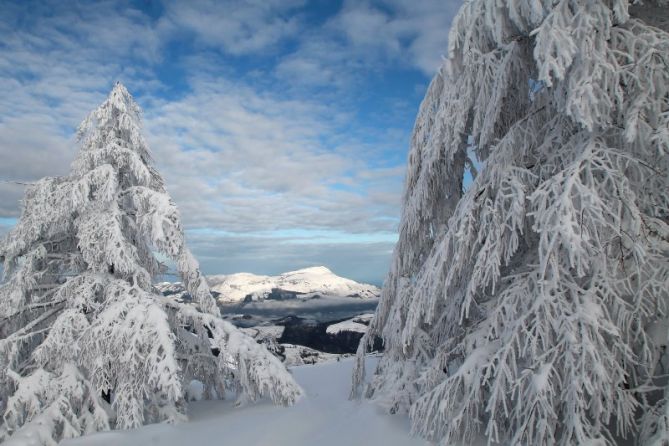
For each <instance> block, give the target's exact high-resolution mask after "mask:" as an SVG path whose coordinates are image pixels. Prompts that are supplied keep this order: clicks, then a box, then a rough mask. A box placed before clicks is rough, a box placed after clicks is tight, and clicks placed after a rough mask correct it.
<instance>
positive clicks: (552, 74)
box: [353, 0, 669, 446]
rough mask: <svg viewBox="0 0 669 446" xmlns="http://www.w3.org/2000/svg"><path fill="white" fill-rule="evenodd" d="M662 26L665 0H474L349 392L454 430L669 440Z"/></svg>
mask: <svg viewBox="0 0 669 446" xmlns="http://www.w3.org/2000/svg"><path fill="white" fill-rule="evenodd" d="M668 24H669V8H667V2H666V1H664V0H660V1H654V2H653V1H646V2H644V3H643V4H641V3H640V4H636V5H630V4H629V2H627V1H625V0H588V1H585V0H538V1H535V0H513V1H512V0H507V1H502V0H495V1H493V0H472V1H469V2H466V3H465V4H464V5H463V6H462V8H461V10H460V12H459V14H458V15H457V17H456V19H455V20H454V22H453V26H452V29H451V32H450V36H449V60H448V62H447V63H446V64H445V65H444V67H442V70H441V71H440V73H439V74H438V75H437V76H436V77H435V78H434V80H433V81H432V83H431V85H430V88H429V90H428V92H427V94H426V97H425V99H424V100H423V103H422V104H421V108H420V112H419V114H418V117H417V120H416V124H415V128H414V133H413V139H412V142H411V150H410V154H409V161H408V170H407V178H406V184H405V192H404V198H403V213H402V217H401V223H400V237H399V242H398V244H397V247H396V249H395V252H394V255H393V260H392V265H391V269H390V272H389V275H388V277H387V279H386V283H385V286H384V290H383V292H382V297H381V301H380V303H379V307H378V309H377V311H376V315H375V318H374V319H373V321H372V323H371V325H370V330H369V332H368V333H367V334H366V335H365V337H364V338H363V340H362V342H361V344H360V347H359V350H358V362H357V366H356V370H355V371H354V376H353V395H359V394H360V393H362V392H364V394H365V395H366V396H368V397H371V398H375V399H376V400H378V401H379V402H381V403H383V404H385V405H386V407H387V408H388V409H389V410H390V411H391V412H395V411H408V412H409V415H410V417H411V420H412V427H413V430H414V432H415V433H417V434H419V435H421V436H424V437H426V438H428V439H430V440H433V441H437V442H439V443H440V444H451V442H453V441H458V440H464V441H469V440H471V439H472V438H474V437H475V436H476V435H483V436H485V437H487V439H488V441H489V442H490V443H495V442H501V443H502V444H511V445H530V444H531V445H535V446H541V445H553V444H559V445H584V444H592V445H594V444H602V445H604V444H606V445H610V444H614V443H615V442H616V441H617V439H619V438H620V437H628V438H629V437H630V436H637V437H638V438H640V439H641V444H657V445H660V444H668V443H667V442H669V432H668V430H667V429H668V427H669V421H668V420H669V412H667V404H666V399H665V396H666V395H664V393H663V390H662V386H665V385H666V376H667V366H668V365H669V364H668V363H667V356H666V352H665V350H666V346H667V337H668V333H667V330H668V326H669V325H668V324H667V303H668V299H669V194H668V191H669V156H668V154H669V33H668V31H669V27H668V26H667V25H668ZM471 154H473V155H475V157H476V159H478V163H473V162H472V160H470V157H471ZM476 164H480V166H479V167H480V168H479V172H478V173H476V171H475V169H472V173H473V175H475V179H474V181H473V183H472V184H471V185H470V186H469V187H468V188H467V190H466V191H463V184H462V181H463V180H462V179H463V175H464V173H465V171H466V170H467V168H468V167H472V166H473V165H476ZM375 336H381V337H382V338H383V341H384V345H385V353H384V356H383V358H382V359H381V360H380V362H379V364H378V366H377V368H376V370H375V372H374V374H373V376H372V379H371V381H370V383H369V384H368V385H367V386H366V387H364V386H363V380H364V373H365V370H364V361H363V357H364V353H365V351H366V349H368V348H370V346H371V342H373V340H374V337H375ZM663 441H664V442H663Z"/></svg>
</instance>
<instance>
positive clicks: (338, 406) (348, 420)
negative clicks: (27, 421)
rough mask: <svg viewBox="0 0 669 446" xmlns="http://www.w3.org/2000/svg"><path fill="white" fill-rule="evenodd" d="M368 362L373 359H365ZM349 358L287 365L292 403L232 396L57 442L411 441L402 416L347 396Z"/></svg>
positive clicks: (388, 445)
mask: <svg viewBox="0 0 669 446" xmlns="http://www.w3.org/2000/svg"><path fill="white" fill-rule="evenodd" d="M368 361H369V363H368V367H373V366H374V363H375V361H376V359H374V358H370V359H369V360H368ZM352 365H353V363H352V360H351V359H345V360H342V361H341V362H336V361H335V362H331V363H324V364H317V365H309V366H300V367H295V368H293V369H292V371H293V373H294V375H295V378H296V379H297V381H298V383H299V384H300V385H301V386H302V388H303V389H304V390H305V392H306V395H305V396H304V397H303V398H302V399H301V400H300V401H299V402H298V403H297V404H296V405H295V406H293V407H288V408H283V407H276V406H273V405H272V404H271V403H269V402H264V401H263V402H259V403H256V404H250V405H247V406H245V407H240V408H235V407H234V406H233V403H232V402H231V401H202V402H197V403H192V404H191V405H190V412H189V416H190V420H189V421H187V422H184V423H180V424H177V425H167V424H154V425H149V426H144V427H142V428H140V429H135V430H131V431H112V432H103V433H98V434H94V435H90V436H86V437H80V438H77V439H74V440H69V441H65V442H63V443H61V444H62V445H66V446H75V445H76V446H101V445H109V446H119V445H123V446H125V445H137V446H148V445H161V446H176V445H179V446H182V445H186V446H190V445H206V444H212V445H213V444H216V445H219V444H221V445H222V444H226V445H228V444H230V445H244V446H282V445H286V446H300V445H317V446H329V445H332V446H341V445H343V444H346V445H365V446H374V445H382V446H412V445H422V446H425V445H427V444H428V443H426V442H425V441H423V440H420V439H418V438H412V437H410V436H409V421H408V419H407V418H406V417H405V416H400V415H387V414H386V413H384V412H382V411H381V410H380V409H378V408H377V407H376V406H374V404H373V403H371V402H369V401H363V402H352V401H349V400H348V394H349V390H350V385H351V368H352Z"/></svg>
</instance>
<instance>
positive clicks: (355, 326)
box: [325, 313, 374, 335]
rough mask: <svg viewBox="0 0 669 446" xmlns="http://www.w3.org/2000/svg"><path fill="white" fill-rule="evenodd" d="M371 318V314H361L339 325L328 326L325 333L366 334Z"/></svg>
mask: <svg viewBox="0 0 669 446" xmlns="http://www.w3.org/2000/svg"><path fill="white" fill-rule="evenodd" d="M373 317H374V314H373V313H369V314H361V315H359V316H356V317H354V318H352V319H349V320H347V321H341V322H339V323H336V324H332V325H330V326H328V328H327V329H326V330H325V332H326V333H328V334H331V335H336V334H339V333H341V332H346V331H349V332H353V333H367V326H368V325H369V322H370V321H371V320H372V318H373Z"/></svg>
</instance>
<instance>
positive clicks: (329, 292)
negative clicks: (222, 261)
mask: <svg viewBox="0 0 669 446" xmlns="http://www.w3.org/2000/svg"><path fill="white" fill-rule="evenodd" d="M207 281H208V282H209V285H210V287H211V290H212V291H213V292H215V293H218V294H219V296H218V300H219V301H221V302H239V301H243V300H245V299H249V300H263V299H267V298H268V297H271V296H273V295H276V294H277V293H289V294H290V293H292V294H294V297H297V298H309V297H313V296H314V295H316V294H318V295H320V296H338V297H359V298H363V299H368V298H376V297H379V293H380V291H381V290H380V289H379V288H378V287H376V286H374V285H369V284H365V283H358V282H356V281H354V280H351V279H346V278H344V277H340V276H337V275H336V274H334V273H333V272H332V271H330V270H329V269H327V268H326V267H324V266H316V267H311V268H304V269H300V270H297V271H290V272H287V273H283V274H280V275H278V276H260V275H255V274H250V273H237V274H229V275H217V276H208V277H207ZM247 296H248V297H247ZM278 298H279V299H281V298H282V297H278Z"/></svg>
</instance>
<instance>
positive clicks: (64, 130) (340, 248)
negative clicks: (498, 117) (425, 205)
mask: <svg viewBox="0 0 669 446" xmlns="http://www.w3.org/2000/svg"><path fill="white" fill-rule="evenodd" d="M459 3H460V2H458V1H448V0H446V1H444V0H423V1H412V0H382V1H381V0H379V1H373V2H372V1H363V0H361V1H351V2H348V1H326V0H318V1H311V2H309V1H304V0H264V1H260V0H258V1H245V2H233V1H187V2H186V1H179V2H177V1H164V2H163V1H150V0H144V1H135V2H111V1H108V2H89V1H72V2H62V1H52V2H49V1H40V2H30V1H20V2H18V1H17V2H6V1H3V2H2V5H1V6H2V8H1V12H0V33H1V35H2V36H3V39H2V40H1V41H0V95H1V96H2V98H3V100H2V101H0V156H2V159H3V163H1V165H0V233H2V232H6V231H7V230H8V229H9V228H10V227H11V226H12V224H13V221H15V220H14V219H16V218H17V217H18V215H19V214H20V203H19V200H20V198H21V195H22V193H23V188H22V187H21V186H20V185H16V184H14V183H11V182H7V181H8V180H9V181H11V180H19V181H32V180H35V179H37V178H40V177H43V176H55V175H63V174H66V173H67V171H68V168H69V163H70V162H71V160H72V159H73V157H74V153H75V151H76V150H77V148H76V144H75V142H74V139H73V136H74V130H75V129H76V127H77V125H78V124H79V122H80V121H81V120H82V119H83V118H84V117H85V116H86V114H87V113H88V112H89V111H90V110H92V109H93V108H94V107H96V106H97V105H98V104H99V103H101V102H102V101H103V100H104V98H105V96H106V94H107V93H108V91H109V90H110V89H111V86H112V85H113V83H114V82H115V81H116V80H120V81H122V82H123V83H124V84H125V85H126V87H128V89H129V90H130V91H131V92H132V93H133V95H134V96H135V98H136V99H137V101H138V102H139V104H140V105H141V106H142V108H143V109H144V128H145V134H146V137H147V140H148V142H149V145H150V147H151V149H152V152H153V155H154V158H155V163H156V165H157V167H158V169H159V170H160V172H161V173H162V174H163V176H164V177H165V180H166V183H167V188H168V191H169V192H170V193H171V195H172V197H173V198H174V200H175V202H176V203H177V205H178V206H179V208H180V210H181V213H182V217H183V221H184V225H185V227H186V233H187V238H188V242H189V245H190V246H191V249H192V250H193V252H194V254H195V255H196V257H197V258H198V259H199V261H200V263H201V265H202V268H203V270H204V271H205V272H206V273H208V274H215V273H231V272H238V271H249V272H255V273H263V274H275V273H279V272H283V271H287V270H291V269H296V268H301V267H306V266H313V265H326V266H328V267H330V268H331V269H332V270H334V271H335V272H337V273H338V274H340V275H344V276H348V277H351V278H354V279H357V280H362V281H368V282H373V283H381V281H382V280H383V277H384V275H385V273H386V270H387V267H388V264H389V259H390V254H391V251H392V248H393V244H394V242H395V240H396V229H397V224H398V220H399V209H400V197H401V190H402V183H403V176H404V167H405V160H406V156H407V151H408V147H409V139H410V134H411V128H412V126H413V120H414V118H415V115H416V112H417V109H418V106H419V104H420V101H421V99H422V96H423V94H424V92H425V89H426V87H427V84H428V83H429V80H430V78H431V77H432V75H433V74H434V73H435V72H436V70H437V69H438V67H439V65H440V64H441V62H442V59H443V56H444V55H445V54H446V49H447V35H448V28H449V26H450V23H451V20H452V18H453V15H454V14H455V12H456V11H457V8H458V7H459ZM3 180H4V182H3Z"/></svg>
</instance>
